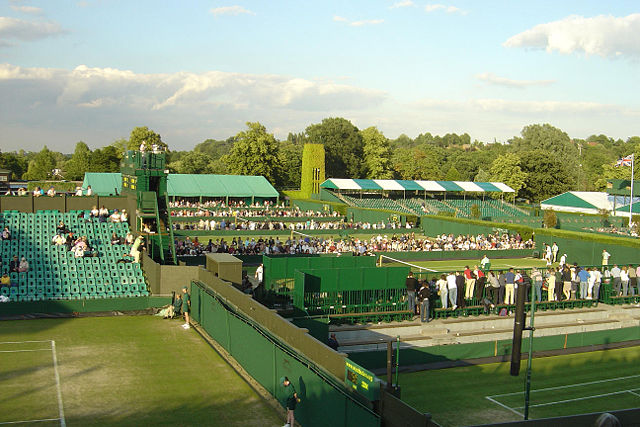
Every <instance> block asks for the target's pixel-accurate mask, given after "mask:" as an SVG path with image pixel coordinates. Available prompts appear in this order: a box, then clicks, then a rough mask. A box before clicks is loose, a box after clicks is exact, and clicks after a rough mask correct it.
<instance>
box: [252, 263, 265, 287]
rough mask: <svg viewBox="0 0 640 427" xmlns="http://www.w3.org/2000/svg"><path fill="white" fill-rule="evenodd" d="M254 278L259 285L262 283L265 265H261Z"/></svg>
mask: <svg viewBox="0 0 640 427" xmlns="http://www.w3.org/2000/svg"><path fill="white" fill-rule="evenodd" d="M253 277H254V278H255V279H256V280H257V281H258V284H260V283H262V279H263V278H264V265H263V264H260V265H259V266H258V268H256V274H254V276H253Z"/></svg>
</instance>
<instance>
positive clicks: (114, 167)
mask: <svg viewBox="0 0 640 427" xmlns="http://www.w3.org/2000/svg"><path fill="white" fill-rule="evenodd" d="M89 163H90V166H89V170H88V171H89V172H120V154H119V152H118V149H117V148H116V147H114V146H113V145H107V146H106V147H102V148H98V149H96V150H94V151H93V152H92V153H91V156H90V161H89Z"/></svg>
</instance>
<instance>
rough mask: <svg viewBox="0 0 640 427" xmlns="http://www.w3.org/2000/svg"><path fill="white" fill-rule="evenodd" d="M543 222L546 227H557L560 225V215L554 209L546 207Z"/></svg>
mask: <svg viewBox="0 0 640 427" xmlns="http://www.w3.org/2000/svg"><path fill="white" fill-rule="evenodd" d="M542 223H543V224H544V226H545V227H546V228H556V225H558V216H557V215H556V213H555V212H554V211H553V210H552V209H545V210H544V214H543V216H542Z"/></svg>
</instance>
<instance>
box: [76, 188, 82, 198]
mask: <svg viewBox="0 0 640 427" xmlns="http://www.w3.org/2000/svg"><path fill="white" fill-rule="evenodd" d="M74 195H75V196H82V187H76V193H75V194H74Z"/></svg>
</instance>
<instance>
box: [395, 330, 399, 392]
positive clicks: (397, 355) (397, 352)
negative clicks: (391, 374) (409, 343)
mask: <svg viewBox="0 0 640 427" xmlns="http://www.w3.org/2000/svg"><path fill="white" fill-rule="evenodd" d="M399 368H400V335H398V336H396V387H398V369H399Z"/></svg>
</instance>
